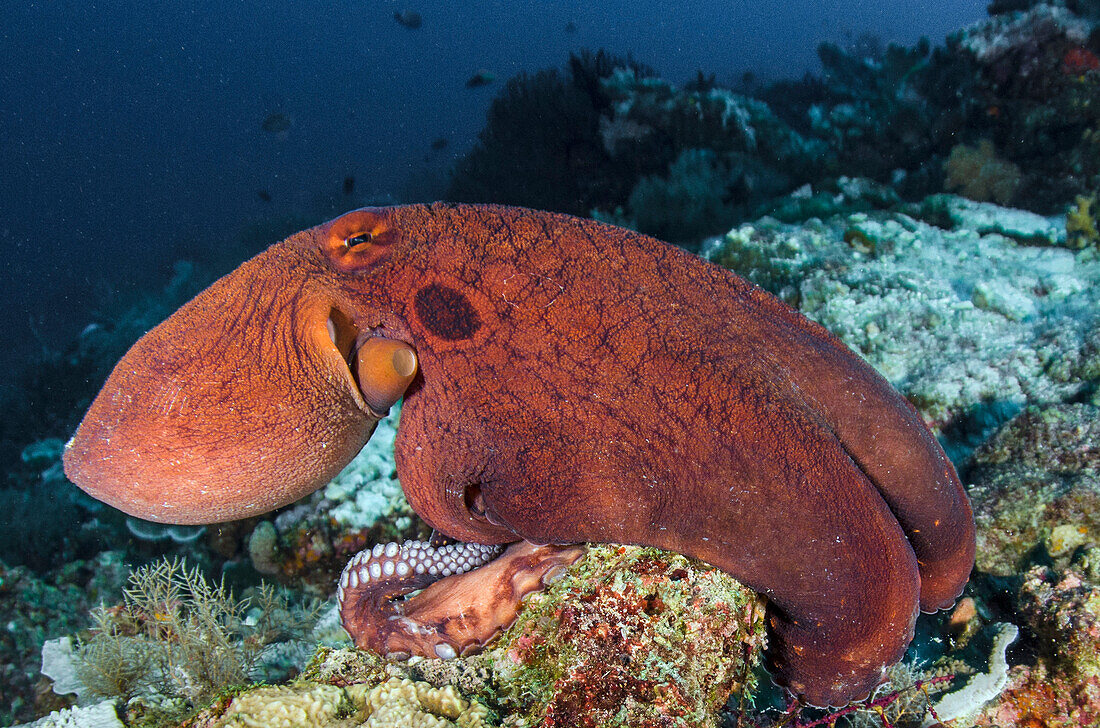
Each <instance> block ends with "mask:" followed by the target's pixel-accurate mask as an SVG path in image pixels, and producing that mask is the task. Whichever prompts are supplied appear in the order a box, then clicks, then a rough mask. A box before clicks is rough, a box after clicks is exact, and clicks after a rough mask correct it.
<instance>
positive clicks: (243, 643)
mask: <svg viewBox="0 0 1100 728" xmlns="http://www.w3.org/2000/svg"><path fill="white" fill-rule="evenodd" d="M314 611H315V610H313V609H306V610H305V611H302V610H301V609H294V608H293V607H292V605H291V603H290V602H289V600H288V599H287V597H285V596H284V595H282V594H279V593H277V592H276V591H275V590H274V589H272V588H268V587H265V588H262V589H261V590H259V592H258V593H257V594H256V595H254V596H253V597H251V598H246V599H243V600H238V599H236V598H235V597H234V596H233V594H232V593H231V592H230V591H229V590H228V589H227V588H226V586H225V583H224V580H223V581H221V582H219V583H211V582H209V581H207V580H206V578H205V577H204V576H203V575H202V573H201V572H200V571H199V570H198V568H188V567H187V565H186V564H185V563H184V562H183V561H181V560H173V561H168V560H163V561H160V562H157V563H154V564H151V565H149V566H146V567H142V568H141V569H138V570H137V571H135V572H133V573H132V574H131V575H130V580H129V586H128V587H127V589H126V590H125V593H124V599H123V603H122V604H121V605H119V606H117V607H111V608H107V607H102V606H101V607H99V608H97V609H96V610H94V611H93V619H94V624H93V627H92V629H91V631H90V635H89V636H87V637H84V638H82V639H81V640H80V642H79V644H77V645H76V647H75V648H73V649H72V650H71V653H70V652H69V651H68V650H65V649H64V648H63V649H61V650H56V649H55V650H52V651H44V653H43V672H44V673H46V674H48V675H50V676H51V677H53V678H54V680H55V685H54V687H55V689H57V690H72V691H74V692H77V693H78V695H80V697H81V699H82V700H87V699H94V698H119V699H121V701H122V703H123V704H125V705H126V706H127V710H130V709H136V708H134V707H133V705H131V704H132V703H134V699H136V698H141V700H139V701H138V702H137V703H136V705H138V706H139V707H143V709H144V708H145V707H147V706H148V705H149V704H150V703H149V701H148V698H150V696H152V697H154V698H155V697H158V696H160V697H167V698H175V699H177V700H176V701H175V703H174V706H173V707H174V710H175V711H179V710H183V709H186V708H187V707H188V706H189V705H196V704H202V703H204V702H206V701H208V700H210V699H211V698H212V697H214V696H215V695H216V694H218V693H219V692H221V691H223V690H225V689H226V688H229V687H232V686H239V685H247V684H249V683H250V682H252V681H253V680H254V679H256V678H257V677H260V676H261V674H262V673H259V672H257V671H256V668H257V665H259V664H260V663H261V661H262V660H263V659H264V658H265V657H267V658H268V659H269V660H271V659H278V658H279V657H280V655H272V654H265V648H267V647H268V646H269V645H272V644H273V643H275V642H276V641H279V640H284V641H285V640H287V639H289V638H292V637H294V636H297V635H300V634H303V633H304V632H305V630H306V627H307V624H311V623H312V621H313V614H314ZM283 654H284V655H285V653H283ZM279 677H285V673H283V674H282V675H280V676H279ZM154 702H159V703H162V704H163V703H164V701H163V700H160V701H154ZM170 712H171V711H170Z"/></svg>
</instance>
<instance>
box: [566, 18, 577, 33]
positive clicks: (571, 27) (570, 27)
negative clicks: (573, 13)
mask: <svg viewBox="0 0 1100 728" xmlns="http://www.w3.org/2000/svg"><path fill="white" fill-rule="evenodd" d="M565 32H566V33H576V32H577V24H576V23H574V22H573V21H572V20H570V21H569V22H568V23H566V24H565Z"/></svg>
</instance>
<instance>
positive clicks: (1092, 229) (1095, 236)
mask: <svg viewBox="0 0 1100 728" xmlns="http://www.w3.org/2000/svg"><path fill="white" fill-rule="evenodd" d="M1094 204H1096V195H1090V196H1088V197H1085V196H1083V195H1078V196H1077V200H1076V201H1075V203H1074V205H1073V207H1072V208H1070V210H1069V212H1067V213H1066V241H1067V243H1068V244H1069V247H1071V248H1078V249H1079V248H1085V247H1088V246H1089V245H1095V244H1096V243H1098V242H1100V232H1098V231H1097V229H1096V213H1095V212H1093V211H1092V206H1093V205H1094Z"/></svg>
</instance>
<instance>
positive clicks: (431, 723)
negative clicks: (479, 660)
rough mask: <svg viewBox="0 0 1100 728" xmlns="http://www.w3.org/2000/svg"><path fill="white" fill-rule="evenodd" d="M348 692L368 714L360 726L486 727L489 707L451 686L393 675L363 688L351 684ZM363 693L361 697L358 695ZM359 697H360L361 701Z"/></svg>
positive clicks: (406, 727)
mask: <svg viewBox="0 0 1100 728" xmlns="http://www.w3.org/2000/svg"><path fill="white" fill-rule="evenodd" d="M348 693H349V694H350V695H351V697H352V700H354V701H355V703H356V704H361V705H362V709H363V710H365V711H366V714H367V716H368V718H367V721H366V723H363V724H362V726H363V728H391V726H392V727H393V728H398V727H400V728H455V727H457V728H488V726H489V725H490V723H489V721H488V717H489V710H488V709H487V708H486V707H485V706H484V705H481V704H480V703H474V702H470V701H468V700H465V699H464V698H463V697H462V696H461V695H460V694H459V692H458V690H456V689H455V688H454V687H453V686H451V685H447V686H445V687H442V688H436V687H432V685H430V684H429V683H426V682H414V681H412V680H408V679H401V678H396V677H392V678H390V679H389V680H387V681H386V682H384V683H382V684H381V685H378V686H376V687H373V688H371V689H369V690H366V686H365V685H353V686H352V687H350V688H348ZM360 696H362V697H360ZM360 701H362V702H361V703H360Z"/></svg>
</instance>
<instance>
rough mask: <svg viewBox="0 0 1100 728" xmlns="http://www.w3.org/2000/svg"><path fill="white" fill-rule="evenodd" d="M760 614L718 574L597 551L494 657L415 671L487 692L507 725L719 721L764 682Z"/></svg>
mask: <svg viewBox="0 0 1100 728" xmlns="http://www.w3.org/2000/svg"><path fill="white" fill-rule="evenodd" d="M763 614H764V612H763V601H762V600H761V599H760V598H759V597H758V596H757V595H756V594H754V593H753V592H752V591H750V590H748V589H747V588H745V587H742V586H740V585H739V584H737V582H735V581H734V580H733V579H731V578H730V577H729V576H728V575H727V574H725V573H723V572H721V571H719V570H717V569H714V568H713V567H709V566H704V565H702V564H700V563H699V562H695V561H692V560H690V559H687V558H685V557H683V556H680V555H678V554H672V553H668V552H665V551H661V550H658V549H653V548H641V547H633V546H629V547H628V546H611V545H605V546H594V547H592V548H591V549H590V550H589V553H588V555H587V556H586V557H584V558H583V559H582V560H581V561H579V562H578V563H577V564H575V565H574V566H573V567H572V568H571V569H570V570H569V572H568V574H567V576H565V577H564V578H563V579H561V580H560V581H558V582H556V583H555V584H553V585H552V586H551V587H550V589H549V590H548V591H547V592H545V593H542V594H536V595H533V596H532V597H530V598H529V599H528V601H527V603H526V606H525V609H524V611H523V612H522V613H521V615H520V617H519V619H518V620H517V621H516V623H515V624H514V625H512V627H510V628H509V629H508V630H507V631H506V632H505V633H504V634H503V635H502V636H501V638H500V639H499V641H498V642H497V643H495V644H494V645H493V646H492V647H491V648H490V649H489V650H488V651H487V652H485V653H484V654H482V655H477V656H474V657H471V658H466V659H460V660H446V661H444V660H425V661H424V662H421V663H419V664H417V665H415V667H414V668H413V669H414V670H415V671H416V672H418V673H419V674H420V675H422V676H424V678H425V679H427V680H428V681H430V682H433V683H437V682H453V683H455V684H457V685H459V686H460V687H462V688H463V689H464V691H467V692H469V693H471V694H475V695H479V696H483V697H484V698H485V699H486V701H487V702H489V703H490V704H491V705H493V706H494V707H496V708H498V709H499V712H500V713H501V714H502V716H504V718H503V721H502V725H504V726H521V725H539V724H543V723H545V724H547V725H555V726H601V727H606V728H615V727H617V726H631V727H637V726H684V727H687V726H704V725H714V724H715V722H716V720H717V712H718V710H719V709H720V708H721V707H722V706H723V705H724V704H725V703H726V701H727V699H728V698H729V696H730V694H731V693H734V694H739V693H740V692H741V691H742V690H748V691H749V692H750V693H751V689H752V687H753V686H754V685H755V683H754V678H753V668H754V667H755V665H756V664H757V661H758V659H759V653H760V649H761V647H762V645H763V643H764V622H763Z"/></svg>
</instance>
